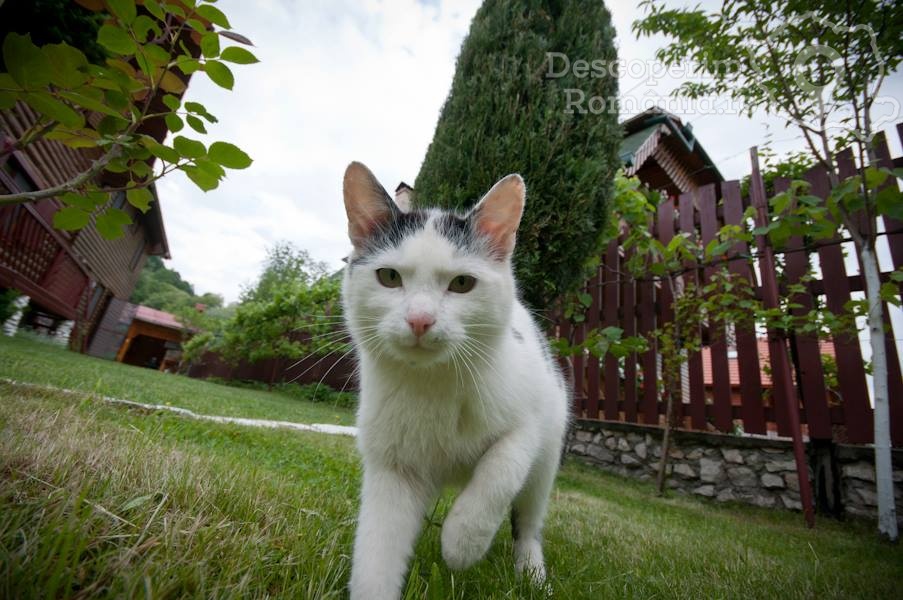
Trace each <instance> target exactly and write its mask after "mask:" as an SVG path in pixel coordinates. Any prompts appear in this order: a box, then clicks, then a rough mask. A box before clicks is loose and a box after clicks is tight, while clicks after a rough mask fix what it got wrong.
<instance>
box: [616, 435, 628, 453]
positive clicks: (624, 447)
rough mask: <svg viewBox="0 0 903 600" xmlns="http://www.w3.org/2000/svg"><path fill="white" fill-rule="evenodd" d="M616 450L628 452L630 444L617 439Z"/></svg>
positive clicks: (622, 439)
mask: <svg viewBox="0 0 903 600" xmlns="http://www.w3.org/2000/svg"><path fill="white" fill-rule="evenodd" d="M618 450H620V451H621V452H630V444H628V443H627V440H626V439H625V438H618Z"/></svg>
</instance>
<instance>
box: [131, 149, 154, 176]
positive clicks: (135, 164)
mask: <svg viewBox="0 0 903 600" xmlns="http://www.w3.org/2000/svg"><path fill="white" fill-rule="evenodd" d="M147 154H148V158H150V152H148V153H147ZM145 160H147V159H139V160H135V161H132V162H131V163H129V170H130V171H131V172H132V174H133V175H135V176H136V177H138V178H139V179H142V180H143V179H146V178H147V177H148V176H150V174H151V168H150V167H149V166H147V163H146V162H144V161H145Z"/></svg>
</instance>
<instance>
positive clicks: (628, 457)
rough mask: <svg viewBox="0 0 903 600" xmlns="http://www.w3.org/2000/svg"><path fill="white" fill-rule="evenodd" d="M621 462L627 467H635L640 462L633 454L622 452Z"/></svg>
mask: <svg viewBox="0 0 903 600" xmlns="http://www.w3.org/2000/svg"><path fill="white" fill-rule="evenodd" d="M621 464H623V465H625V466H627V468H629V469H636V468H637V467H639V466H640V465H641V464H642V463H641V462H640V460H639V459H638V458H637V457H635V456H633V455H632V454H622V455H621Z"/></svg>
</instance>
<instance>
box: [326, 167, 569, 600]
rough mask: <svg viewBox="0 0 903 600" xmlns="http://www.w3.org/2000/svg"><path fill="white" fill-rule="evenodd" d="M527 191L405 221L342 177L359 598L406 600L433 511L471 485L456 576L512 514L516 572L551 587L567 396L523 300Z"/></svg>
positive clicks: (374, 188) (449, 534) (365, 175)
mask: <svg viewBox="0 0 903 600" xmlns="http://www.w3.org/2000/svg"><path fill="white" fill-rule="evenodd" d="M525 191H526V190H525V186H524V182H523V179H521V177H520V176H519V175H509V176H508V177H505V178H504V179H502V180H501V181H499V182H498V183H497V184H496V185H495V186H493V188H492V189H491V190H490V191H489V192H488V193H487V194H486V196H485V197H483V199H482V200H481V201H480V203H479V204H478V205H477V206H476V207H475V208H474V209H473V210H471V211H470V213H468V214H467V215H466V216H459V215H456V214H453V213H448V212H443V211H440V210H437V209H431V210H428V211H419V210H411V211H408V212H402V211H401V210H399V209H398V207H397V206H396V205H395V204H394V203H393V201H392V199H391V198H390V197H389V195H388V194H387V193H386V191H385V190H384V189H383V187H382V186H381V185H380V184H379V182H378V181H377V180H376V178H375V177H374V176H373V174H372V173H371V172H370V171H369V170H368V169H367V167H365V166H364V165H362V164H360V163H352V164H351V165H349V166H348V169H347V170H346V172H345V184H344V196H345V209H346V211H347V213H348V232H349V236H350V237H351V241H352V243H353V245H354V251H353V253H352V255H351V257H350V260H349V264H348V267H347V268H346V270H345V271H346V272H345V281H344V285H343V298H344V307H345V318H346V321H347V325H348V329H349V330H350V332H351V334H352V338H353V340H354V343H355V345H356V347H357V351H358V355H359V359H360V382H361V394H360V407H359V409H358V415H357V422H358V426H359V428H360V434H359V437H358V447H359V449H360V452H361V455H362V457H363V466H364V482H363V491H362V494H361V509H360V515H359V519H358V526H357V533H356V537H355V543H354V557H353V563H352V569H351V584H350V588H351V598H352V599H353V600H363V599H366V600H382V599H396V598H398V597H399V595H400V594H401V591H402V586H403V585H404V582H405V574H406V572H407V569H408V561H409V559H410V557H411V554H412V552H413V548H414V543H415V541H416V538H417V535H418V534H419V532H420V528H421V525H422V523H423V519H424V515H425V512H426V511H427V510H428V509H429V507H430V506H431V505H432V503H433V502H434V501H435V499H436V497H437V495H438V494H439V493H440V491H441V489H442V487H443V486H445V485H448V484H455V485H461V486H463V490H462V491H461V493H460V495H459V496H458V497H457V498H456V500H455V502H454V504H453V506H452V508H451V511H450V512H449V513H448V516H447V517H446V519H445V523H444V524H443V526H442V556H443V558H444V559H445V562H446V564H447V565H448V566H449V567H450V568H452V569H464V568H467V567H469V566H470V565H472V564H474V563H475V562H476V561H478V560H479V559H480V558H482V557H483V555H484V554H485V553H486V551H487V550H488V548H489V546H490V544H491V543H492V539H493V537H494V536H495V533H496V531H497V530H498V528H499V526H500V525H501V523H502V522H503V521H504V519H505V516H506V514H507V512H508V509H509V507H511V519H512V531H513V532H514V538H515V541H514V559H515V566H516V569H517V571H518V572H519V573H522V572H526V573H528V575H529V576H531V577H533V578H534V580H535V581H537V582H542V581H543V580H544V579H545V565H544V561H543V553H542V544H541V538H540V531H541V529H542V522H543V518H544V516H545V513H546V505H547V504H548V498H549V492H550V490H551V488H552V484H553V480H554V478H555V473H556V472H557V469H558V464H559V458H560V455H561V446H562V441H563V438H564V433H565V429H566V425H567V420H568V402H567V397H568V394H567V391H566V389H565V384H564V381H563V379H562V377H561V374H560V373H559V371H558V369H557V367H556V365H555V364H554V363H553V361H552V359H551V357H550V356H549V353H548V351H547V348H546V343H545V341H544V337H543V334H542V332H541V331H540V330H539V328H537V326H536V325H535V323H534V322H533V319H532V318H531V316H530V314H529V313H528V312H527V310H526V309H525V308H524V306H523V305H522V304H521V303H520V302H519V301H518V299H517V294H516V289H515V287H516V286H515V282H514V277H513V274H512V269H511V254H512V252H513V250H514V243H515V235H516V232H517V227H518V225H519V223H520V218H521V214H522V213H523V209H524V202H525Z"/></svg>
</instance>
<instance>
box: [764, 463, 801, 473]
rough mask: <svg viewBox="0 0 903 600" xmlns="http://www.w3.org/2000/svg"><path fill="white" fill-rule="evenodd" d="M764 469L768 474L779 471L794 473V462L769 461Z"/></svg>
mask: <svg viewBox="0 0 903 600" xmlns="http://www.w3.org/2000/svg"><path fill="white" fill-rule="evenodd" d="M765 469H766V470H767V471H768V472H769V473H779V472H781V471H796V461H795V460H770V461H768V462H767V463H765Z"/></svg>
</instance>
